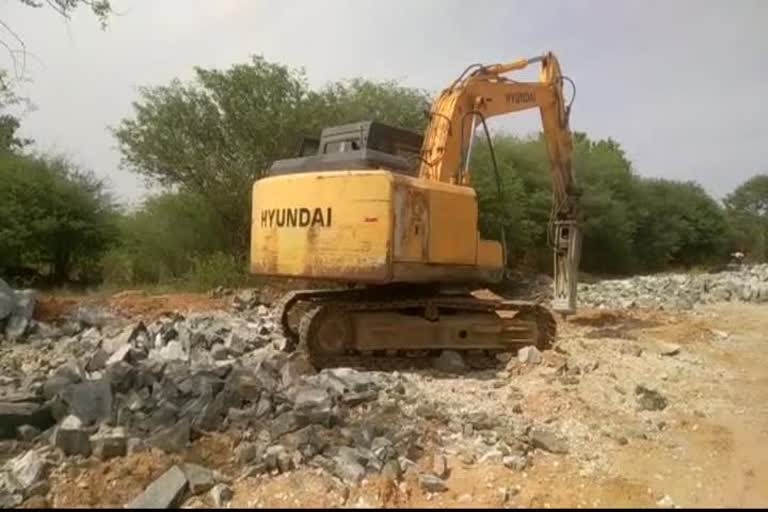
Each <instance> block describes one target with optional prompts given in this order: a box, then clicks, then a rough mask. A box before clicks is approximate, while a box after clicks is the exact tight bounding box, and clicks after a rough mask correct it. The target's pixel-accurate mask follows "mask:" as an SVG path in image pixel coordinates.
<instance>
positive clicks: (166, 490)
mask: <svg viewBox="0 0 768 512" xmlns="http://www.w3.org/2000/svg"><path fill="white" fill-rule="evenodd" d="M186 489H187V477H186V475H185V474H184V471H182V470H181V468H179V466H172V467H171V468H170V469H169V470H168V471H166V472H165V473H163V474H162V475H161V476H160V478H158V479H157V480H155V481H154V482H152V483H151V484H150V485H149V487H147V488H146V489H145V490H144V492H143V493H141V494H140V495H139V496H137V497H136V498H134V499H133V500H132V501H131V502H130V503H128V504H127V505H126V506H125V508H128V509H135V508H162V509H166V508H174V507H175V506H176V505H178V502H179V499H180V498H181V496H182V495H183V494H184V491H186Z"/></svg>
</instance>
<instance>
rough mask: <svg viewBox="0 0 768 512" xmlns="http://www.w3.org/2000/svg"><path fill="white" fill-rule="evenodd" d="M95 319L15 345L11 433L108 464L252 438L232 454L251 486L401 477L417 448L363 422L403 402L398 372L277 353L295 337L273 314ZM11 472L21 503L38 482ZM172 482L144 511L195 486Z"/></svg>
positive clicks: (5, 406) (3, 493)
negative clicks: (270, 480) (274, 476)
mask: <svg viewBox="0 0 768 512" xmlns="http://www.w3.org/2000/svg"><path fill="white" fill-rule="evenodd" d="M246 304H247V302H246V301H241V303H240V304H239V307H238V308H236V309H244V308H245V307H246ZM97 313H98V312H96V313H94V312H93V311H91V312H89V313H88V314H84V313H83V311H78V312H76V313H75V314H74V315H73V317H72V318H71V319H70V321H69V322H67V323H66V324H65V325H63V326H59V327H50V326H49V327H50V329H51V330H55V331H56V337H55V340H54V338H51V337H48V338H44V339H43V338H40V337H36V336H34V335H32V336H30V337H28V338H27V341H28V343H27V345H17V346H16V347H17V348H19V349H29V350H27V351H26V352H24V353H26V354H27V355H28V356H29V357H28V358H27V359H24V360H19V359H17V358H16V356H17V355H18V354H17V352H18V351H16V352H12V351H10V350H7V353H8V355H9V357H0V370H2V375H3V378H2V380H1V381H0V425H2V426H3V432H2V434H3V436H4V437H6V438H8V437H16V438H17V439H19V440H24V441H25V442H32V443H34V444H36V445H43V446H49V447H51V446H52V447H54V449H56V450H57V451H58V452H60V453H62V454H63V455H64V456H81V457H96V458H99V459H102V460H106V459H110V458H113V457H121V456H125V455H126V454H129V453H132V452H136V451H143V450H146V449H148V448H154V449H157V450H161V451H163V452H166V453H178V452H182V451H184V450H185V449H186V448H187V447H188V445H189V443H190V442H191V441H193V440H194V439H195V438H196V437H198V436H199V435H200V434H201V433H202V432H210V431H224V430H229V431H235V432H240V433H241V434H240V437H241V438H242V439H243V440H242V442H241V443H240V444H239V446H237V448H236V450H235V452H234V453H233V457H234V458H235V459H236V460H237V462H238V463H240V464H241V465H243V466H244V467H245V468H246V469H245V471H246V474H247V475H248V476H253V475H257V474H263V473H280V472H284V471H288V470H291V469H294V468H295V467H297V466H299V465H303V464H310V465H312V466H315V467H320V468H323V469H325V470H327V471H330V472H332V473H333V474H334V475H336V476H337V477H338V478H340V479H341V480H343V481H345V482H348V483H358V482H360V480H362V479H363V478H364V477H365V476H366V475H367V474H371V473H380V472H389V473H395V474H397V473H399V458H400V457H404V456H406V455H407V454H408V452H409V450H410V446H411V445H410V443H412V442H413V440H412V438H410V437H407V436H406V437H402V436H399V435H398V431H399V430H400V429H399V426H398V425H396V424H393V423H387V422H381V423H380V424H377V425H375V426H372V425H371V424H369V423H367V422H366V418H362V419H361V418H357V417H356V415H357V416H361V414H360V413H359V411H358V410H357V409H358V408H359V407H361V406H362V405H363V404H367V405H366V413H365V416H366V417H368V418H370V415H371V411H372V410H373V409H375V407H376V405H377V404H378V403H379V402H380V400H381V399H385V400H384V402H383V403H386V404H390V405H391V403H392V399H391V398H390V397H392V396H397V395H402V393H403V392H404V390H403V388H402V384H401V383H400V381H399V377H398V376H397V375H392V374H389V373H382V372H358V371H355V370H353V369H349V368H337V369H326V370H323V371H321V372H320V373H317V372H316V371H315V370H314V369H313V368H312V366H311V365H310V364H309V363H308V362H307V361H306V360H305V359H304V357H303V356H302V355H301V354H299V353H296V354H287V353H285V352H283V351H281V350H280V349H279V347H281V346H283V345H284V339H283V337H282V335H281V334H280V333H279V331H278V330H277V329H276V322H275V319H274V317H273V314H272V311H271V310H269V309H268V308H266V307H264V306H256V307H255V308H254V309H252V310H244V311H243V312H241V313H238V314H230V313H226V312H210V313H207V314H191V315H188V316H183V315H181V314H178V313H172V314H167V315H164V316H162V317H161V318H159V319H158V320H156V321H153V322H148V323H144V322H138V323H131V324H128V325H115V324H114V322H113V321H111V320H106V321H102V320H103V319H104V318H105V316H104V315H100V314H97ZM96 318H98V319H99V321H96V320H95V319H96ZM372 408H373V409H372ZM353 418H354V419H353ZM29 453H32V452H31V451H30V452H29ZM182 473H183V475H184V477H183V478H182V476H180V475H181V474H182ZM9 475H12V471H11V470H10V469H7V470H6V471H5V472H4V473H3V472H1V471H0V478H6V480H7V482H6V483H3V485H2V486H0V500H2V501H3V503H7V504H10V506H14V504H18V502H19V501H20V500H21V499H22V498H26V497H27V496H29V489H28V487H30V486H31V485H33V484H32V483H30V484H29V485H22V484H21V483H19V482H17V481H16V480H8V478H10V476H9ZM167 478H168V479H171V480H173V482H174V485H170V484H168V485H165V484H163V485H161V486H160V488H162V489H164V490H163V491H162V492H160V491H152V490H151V489H148V491H147V492H148V493H149V494H148V495H147V496H145V497H137V498H136V500H137V501H136V504H135V505H136V506H137V507H138V506H139V504H145V503H156V504H158V506H166V503H168V504H172V503H176V502H177V501H178V498H179V496H180V495H181V493H183V492H185V491H189V490H191V489H192V487H194V479H193V478H192V477H190V472H189V471H188V468H177V471H175V472H172V473H169V476H167ZM17 480H18V479H17ZM27 480H30V481H31V480H34V479H31V478H30V479H27ZM0 483H2V482H0ZM215 483H216V482H212V483H211V485H210V486H208V487H207V488H206V490H209V489H211V488H212V487H213V485H214V484H215ZM198 487H199V486H198ZM173 489H176V490H173ZM221 490H222V489H219V490H218V491H217V496H218V498H217V499H223V498H221V496H220V494H221ZM201 492H202V491H201ZM157 493H160V494H162V496H156V494H157ZM193 494H196V493H193ZM223 494H224V495H226V494H227V493H226V492H224V493H223ZM153 500H154V501H153Z"/></svg>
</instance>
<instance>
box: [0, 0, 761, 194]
mask: <svg viewBox="0 0 768 512" xmlns="http://www.w3.org/2000/svg"><path fill="white" fill-rule="evenodd" d="M113 4H114V6H115V7H116V10H117V11H118V12H119V13H120V16H116V17H114V18H113V19H111V21H110V24H109V27H108V28H107V30H106V31H102V30H101V29H100V27H99V24H98V22H97V20H96V19H95V17H94V16H93V15H92V14H91V13H90V11H88V10H87V9H81V10H80V11H78V12H76V14H75V15H74V16H73V18H72V20H71V21H69V22H67V21H65V20H63V19H62V18H61V17H60V16H58V15H57V14H55V13H54V12H53V11H52V10H51V9H49V8H45V9H31V8H29V7H25V6H23V5H21V3H20V1H19V0H0V20H2V21H4V22H6V23H7V24H8V25H9V26H11V27H12V28H13V30H14V31H15V32H16V33H17V34H18V35H19V36H21V37H22V38H23V39H24V41H25V42H26V46H27V50H28V51H29V52H30V54H31V55H30V56H29V57H28V58H27V67H26V74H27V75H28V77H29V78H30V80H31V82H30V83H28V84H26V85H25V86H24V87H23V92H24V93H25V94H27V95H28V96H29V97H30V99H31V100H32V101H33V103H34V104H35V106H36V110H35V111H33V112H31V113H29V114H28V115H26V116H25V118H24V119H23V130H22V133H23V134H24V135H25V136H28V137H32V138H34V139H35V140H36V143H37V147H38V148H39V149H42V150H53V151H58V152H64V153H67V154H69V155H71V156H72V157H74V158H75V159H76V160H77V161H78V162H80V163H81V164H82V165H84V166H86V167H89V168H91V169H93V170H94V171H95V172H96V173H98V174H99V175H103V176H108V177H109V181H110V183H111V185H112V188H113V190H114V191H115V192H116V193H117V195H118V196H119V197H120V198H122V199H124V200H129V201H136V200H138V199H140V198H141V196H142V194H145V188H144V186H143V184H142V182H141V180H140V179H139V178H137V177H135V176H134V175H132V174H130V173H129V172H127V171H123V170H120V169H119V162H120V158H119V154H118V152H117V151H116V149H115V142H114V139H113V138H112V136H111V134H110V133H109V131H108V127H109V126H114V125H116V124H117V123H118V122H119V121H120V119H122V118H124V117H126V116H130V115H131V113H132V107H131V102H132V101H134V100H135V99H136V98H137V91H136V88H137V87H138V86H141V85H159V84H165V83H167V82H168V81H169V80H171V79H172V78H174V77H179V78H183V79H188V78H190V77H191V76H192V67H193V66H196V65H197V66H203V67H219V68H225V67H228V66H230V65H232V64H234V63H239V62H244V61H246V60H248V59H249V56H250V55H253V54H261V55H263V56H264V57H265V58H267V59H268V60H273V61H278V62H281V63H284V64H287V65H289V66H292V67H304V68H305V70H306V72H307V75H308V77H309V80H310V82H311V84H312V85H315V86H320V85H323V84H325V83H326V82H328V81H333V80H337V79H342V78H351V77H355V76H363V77H367V78H371V79H391V78H395V79H399V80H401V81H402V83H403V84H404V85H408V86H414V87H420V88H426V89H429V90H431V91H439V90H440V89H441V88H442V87H444V86H446V85H447V84H448V83H449V82H450V81H451V80H453V79H454V78H455V76H456V75H457V74H458V73H460V72H461V71H462V70H463V69H464V68H465V67H466V66H467V65H468V64H471V63H474V62H482V63H493V62H498V61H505V60H512V59H515V58H517V57H528V56H534V55H538V54H540V53H542V52H543V51H546V50H552V51H553V52H555V53H556V54H557V55H558V58H559V59H560V63H561V66H562V68H563V72H564V74H566V75H568V76H570V77H571V78H572V79H573V80H574V81H575V82H576V86H577V97H576V101H575V104H574V107H573V114H572V117H571V127H572V129H574V130H579V131H586V132H587V133H589V134H590V135H591V136H592V137H608V136H611V137H613V138H615V139H617V140H618V141H619V142H620V143H621V144H622V146H623V147H624V148H625V149H626V151H627V153H628V155H629V157H630V158H631V159H632V161H633V163H634V165H635V168H636V170H637V171H638V172H639V173H640V174H642V175H645V176H661V177H668V178H674V179H686V180H687V179H693V180H697V181H699V182H701V183H702V184H703V185H704V186H705V187H706V189H707V190H708V191H709V192H711V193H713V194H714V195H715V196H718V197H721V196H722V195H723V194H725V193H727V192H729V191H730V190H732V189H733V188H734V187H735V186H737V185H738V184H739V183H740V182H742V181H743V180H744V179H745V178H747V177H749V176H751V175H754V174H756V173H759V172H768V130H766V128H765V120H766V118H768V100H767V99H766V90H768V28H767V27H768V2H765V1H759V0H755V1H737V0H723V1H717V2H716V1H706V0H691V1H680V0H675V1H665V2H662V1H649V0H643V1H640V0H637V1H632V2H630V1H622V2H616V1H611V0H590V1H586V0H579V1H570V0H569V1H566V0H561V1H554V0H550V1H543V0H537V1H519V0H497V1H490V0H489V1H480V0H473V1H469V0H433V1H427V0H418V1H417V0H403V1H399V0H386V1H380V0H379V1H374V0H367V1H366V0H323V1H309V0H303V1H298V0H279V1H276V0H275V1H269V2H267V1H256V0H251V1H247V0H208V1H190V0H122V1H120V0H113ZM3 40H4V41H8V40H9V39H8V34H7V33H5V34H4V35H3ZM0 58H2V59H5V60H4V61H0V65H4V66H5V67H10V59H9V57H8V56H7V54H2V55H0ZM528 76H531V75H528ZM533 76H535V75H533ZM496 126H502V127H504V128H505V129H508V130H514V131H519V132H520V133H526V132H530V131H532V130H537V129H539V119H538V117H537V115H536V113H535V112H532V113H526V114H523V115H516V116H515V115H512V116H508V117H507V118H505V119H504V120H503V122H497V123H496ZM576 171H577V172H578V169H576Z"/></svg>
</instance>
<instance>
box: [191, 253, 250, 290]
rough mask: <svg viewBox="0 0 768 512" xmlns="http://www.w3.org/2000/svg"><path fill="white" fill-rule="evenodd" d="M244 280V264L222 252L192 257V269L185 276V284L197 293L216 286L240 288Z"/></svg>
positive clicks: (235, 257) (233, 256)
mask: <svg viewBox="0 0 768 512" xmlns="http://www.w3.org/2000/svg"><path fill="white" fill-rule="evenodd" d="M245 279H246V274H245V266H244V262H243V261H241V260H240V259H239V258H238V257H237V256H235V255H232V254H226V253H223V252H215V253H213V254H209V255H206V256H196V257H194V258H193V259H192V269H191V270H190V271H189V273H188V274H187V275H186V276H185V282H186V283H187V284H188V285H189V286H190V287H192V288H194V289H196V290H199V291H205V290H210V289H213V288H216V287H218V286H224V287H228V288H231V287H237V286H241V285H242V284H243V282H244V280H245Z"/></svg>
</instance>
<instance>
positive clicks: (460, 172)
mask: <svg viewBox="0 0 768 512" xmlns="http://www.w3.org/2000/svg"><path fill="white" fill-rule="evenodd" d="M536 62H540V63H541V70H540V72H539V81H538V82H518V81H514V80H510V79H509V78H507V77H505V76H504V74H506V73H509V72H511V71H515V70H520V69H523V68H525V67H527V66H529V65H531V64H533V63H536ZM473 67H476V69H474V71H472V72H471V73H469V71H470V70H471V69H472V68H473ZM467 73H469V74H468V75H467ZM563 80H564V77H563V76H562V74H561V72H560V65H559V63H558V61H557V59H556V57H555V56H554V55H553V54H552V53H547V54H545V55H543V56H541V57H535V58H532V59H520V60H517V61H513V62H510V63H507V64H495V65H491V66H480V65H476V66H470V68H467V71H465V72H464V73H463V74H462V76H460V77H459V78H458V79H457V80H456V81H454V83H453V84H452V85H451V86H450V87H448V88H447V89H445V90H444V91H443V92H442V94H441V95H440V97H439V98H438V99H437V100H436V101H435V103H434V104H433V106H432V109H431V112H430V123H429V126H428V127H427V130H426V133H425V137H424V145H423V147H422V152H421V164H420V169H419V176H420V177H421V178H424V179H429V180H436V181H442V182H446V183H453V184H458V185H465V186H469V185H470V172H469V158H470V156H471V149H472V142H473V140H474V131H475V127H476V126H477V124H478V122H481V123H483V124H484V123H485V121H486V119H488V118H490V117H493V116H498V115H502V114H508V113H512V112H518V111H522V110H528V109H532V108H538V109H539V110H540V112H541V120H542V125H543V132H544V138H545V141H546V146H547V152H548V155H549V163H550V169H551V177H552V190H553V196H552V215H551V218H550V226H549V229H548V237H549V241H550V244H551V246H552V248H553V251H554V300H553V304H552V305H553V309H555V310H556V311H559V312H561V313H564V314H569V313H573V312H574V311H575V309H576V284H577V279H578V266H579V259H580V255H581V232H580V228H579V216H580V213H579V201H578V196H579V194H578V191H577V187H576V180H575V176H574V173H573V169H572V167H571V154H572V152H573V146H572V140H571V131H570V127H569V122H568V120H569V119H568V118H569V115H570V105H569V106H566V104H565V98H564V95H563ZM505 258H506V255H505Z"/></svg>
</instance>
